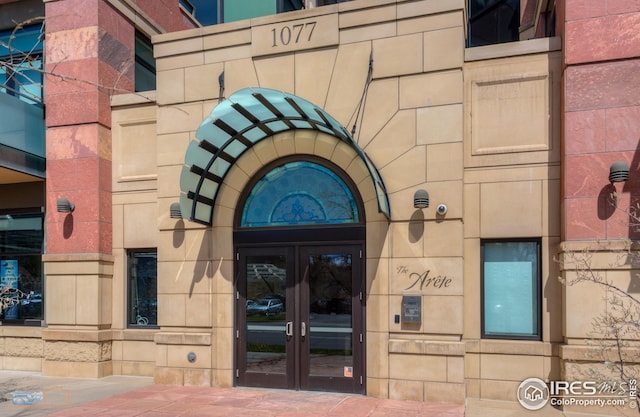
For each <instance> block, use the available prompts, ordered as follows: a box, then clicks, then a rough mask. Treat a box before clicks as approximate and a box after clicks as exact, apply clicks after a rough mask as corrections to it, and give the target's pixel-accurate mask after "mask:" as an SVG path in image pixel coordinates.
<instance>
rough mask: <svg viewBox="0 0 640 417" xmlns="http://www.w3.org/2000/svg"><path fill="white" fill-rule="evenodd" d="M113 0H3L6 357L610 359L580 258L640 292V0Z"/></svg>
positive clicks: (128, 364) (327, 368)
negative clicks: (597, 335)
mask: <svg viewBox="0 0 640 417" xmlns="http://www.w3.org/2000/svg"><path fill="white" fill-rule="evenodd" d="M89 3H90V4H89ZM89 3H87V2H84V1H80V0H59V1H46V2H42V1H40V0H19V1H0V283H1V284H2V285H3V286H4V287H6V288H8V287H11V290H15V293H16V294H23V295H24V297H23V296H22V295H16V302H15V303H13V306H12V308H11V309H5V310H4V311H3V312H2V316H1V317H0V318H1V320H2V324H1V326H2V332H0V334H1V336H0V338H2V339H3V340H2V343H3V346H5V350H4V353H3V362H2V366H4V367H5V368H7V369H16V368H20V369H27V370H32V371H41V372H43V373H44V374H45V375H69V374H70V373H74V375H76V376H89V377H100V376H104V375H110V374H124V375H129V374H131V375H149V376H151V375H152V376H154V378H155V380H156V382H158V383H172V384H184V385H205V386H210V385H219V386H233V385H239V386H245V385H246V386H256V385H257V386H266V387H275V388H287V389H302V390H306V389H310V390H334V391H343V392H352V393H361V394H366V395H371V396H380V397H390V398H398V399H412V400H420V401H452V402H458V403H463V402H466V403H467V404H468V405H469V406H470V407H473V406H474V404H475V403H478V402H481V401H485V400H508V401H511V402H512V403H513V404H516V405H517V403H516V396H515V393H516V391H517V387H518V384H520V382H521V381H522V380H523V379H524V378H528V377H536V378H539V379H540V380H543V381H544V380H570V379H571V378H573V377H575V375H574V374H572V372H574V371H575V372H579V371H580V372H581V371H584V370H585V369H588V368H589V366H591V365H592V363H590V362H589V361H587V360H586V359H585V358H587V357H588V356H589V355H588V352H589V347H588V345H587V344H585V342H584V341H585V339H586V338H588V337H590V336H589V335H590V334H591V333H592V332H591V330H592V328H591V323H592V322H593V320H592V319H593V318H594V317H595V316H596V315H597V313H599V312H607V311H611V308H610V307H611V305H610V304H608V301H606V300H604V299H603V298H602V297H601V295H602V294H600V292H599V291H597V290H596V289H589V288H586V287H582V286H569V287H562V286H561V284H560V283H559V282H557V280H556V278H555V277H557V276H563V278H565V279H568V280H571V279H572V277H574V276H575V274H576V273H577V270H576V269H575V268H572V267H571V266H563V267H560V266H559V264H558V263H557V262H556V261H555V259H556V258H557V257H560V258H562V257H565V256H567V255H568V254H573V253H576V252H580V251H582V250H584V249H585V248H591V249H592V250H593V251H594V252H595V255H594V259H595V262H597V264H598V265H600V266H602V272H603V274H605V276H606V277H607V278H608V279H611V280H613V281H614V282H615V283H616V284H617V285H619V286H620V287H621V288H624V289H625V290H628V291H630V292H635V291H637V288H638V285H637V282H636V281H637V280H636V279H635V271H636V270H637V266H636V265H635V263H633V262H630V263H628V264H625V265H617V264H616V261H617V259H618V258H617V257H616V248H618V246H616V245H618V242H620V241H622V240H624V239H627V238H630V239H635V238H636V237H637V230H636V229H635V228H634V227H633V225H629V222H628V218H627V215H626V214H625V213H624V210H627V209H629V208H630V207H635V205H636V204H635V203H636V200H637V198H636V197H635V196H636V194H637V187H638V180H637V179H636V177H638V176H637V175H635V174H636V171H637V169H636V168H637V167H638V163H636V161H638V160H640V157H639V156H638V155H636V154H637V149H638V138H639V137H640V128H639V127H638V123H637V122H636V121H637V120H638V117H637V116H638V108H639V106H640V103H639V102H638V97H639V96H640V95H638V94H637V90H638V88H639V87H638V85H637V83H638V79H637V76H636V75H637V73H638V71H637V70H638V68H637V67H638V62H637V61H638V53H637V51H638V50H639V47H638V42H637V39H636V38H635V37H620V29H619V28H625V27H632V28H633V27H636V26H637V19H638V10H637V7H635V6H632V5H629V4H626V3H625V2H608V3H607V4H606V7H604V6H602V7H600V6H598V7H596V6H594V7H592V8H588V10H587V9H584V8H582V7H577V6H576V5H574V4H573V3H571V2H555V1H536V0H520V1H512V0H504V1H502V0H495V1H480V0H469V1H458V2H434V1H430V0H411V1H409V0H397V1H395V0H389V1H387V0H381V1H377V2H364V1H320V0H315V1H312V0H306V1H276V0H273V1H271V0H270V1H264V0H243V1H239V0H233V1H223V0H221V1H213V2H211V1H207V2H205V1H200V0H189V1H178V0H176V1H172V2H166V1H165V2H161V3H162V4H161V5H160V4H159V3H158V4H155V3H154V7H153V8H152V7H149V6H148V5H147V3H148V2H147V3H145V2H139V1H135V0H100V1H95V2H89ZM631 3H632V2H631ZM81 4H82V5H83V6H82V7H86V8H88V10H87V13H78V10H81V7H80V5H81ZM89 8H90V10H89ZM38 16H44V18H45V23H43V21H42V20H41V19H38V18H37V17H38ZM21 21H24V22H26V24H25V25H23V26H21V25H18V26H16V22H21ZM203 23H204V25H203ZM14 29H15V30H14ZM622 38H624V39H622ZM610 45H616V47H615V48H611V47H610ZM43 70H44V71H45V72H47V75H45V73H44V72H43ZM45 108H46V118H45V112H44V110H45ZM45 145H46V146H45ZM616 161H622V162H624V163H625V164H627V165H630V166H631V169H630V171H629V175H628V180H627V182H625V183H622V184H620V183H618V182H614V183H610V182H609V181H608V172H607V169H609V167H610V166H611V165H612V163H614V162H616ZM615 166H620V165H619V164H618V165H615ZM615 178H617V177H615ZM615 178H614V179H615ZM639 178H640V177H639ZM612 195H615V196H616V203H617V208H620V209H621V210H618V209H616V207H614V206H612V205H611V204H610V203H611V196H612ZM415 196H418V197H420V196H422V198H419V199H418V200H419V201H417V203H416V202H414V200H415ZM424 196H426V197H428V198H426V199H425V198H424ZM58 203H61V204H58ZM439 206H440V207H442V208H443V209H442V210H440V211H439V210H438V209H437V207H439ZM170 207H172V208H173V210H172V215H171V216H170V215H169V208H170ZM178 207H179V208H178ZM558 251H560V254H559V255H558ZM603 265H606V267H605V266H603ZM403 300H404V301H407V303H406V305H409V304H410V305H409V306H410V309H407V310H406V312H408V313H410V314H405V313H406V312H405V311H404V310H403ZM408 301H411V303H408ZM184 351H186V352H193V353H195V354H196V356H197V358H198V360H197V361H196V362H188V361H187V359H186V358H185V355H184V354H183V352H184ZM202 358H206V359H205V360H203V359H202ZM634 360H635V359H634ZM569 364H570V366H569ZM530 395H534V396H535V395H537V394H536V393H535V392H530Z"/></svg>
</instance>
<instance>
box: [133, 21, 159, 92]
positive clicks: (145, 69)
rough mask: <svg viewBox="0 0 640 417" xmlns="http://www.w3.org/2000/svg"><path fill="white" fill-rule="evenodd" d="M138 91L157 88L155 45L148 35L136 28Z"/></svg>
mask: <svg viewBox="0 0 640 417" xmlns="http://www.w3.org/2000/svg"><path fill="white" fill-rule="evenodd" d="M135 50H136V70H135V84H136V85H135V88H136V91H149V90H155V89H156V60H155V58H154V57H153V45H152V44H151V41H150V40H149V38H148V37H146V36H145V35H144V34H143V33H142V32H140V31H137V30H136V40H135Z"/></svg>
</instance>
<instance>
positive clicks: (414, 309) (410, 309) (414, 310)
mask: <svg viewBox="0 0 640 417" xmlns="http://www.w3.org/2000/svg"><path fill="white" fill-rule="evenodd" d="M402 321H403V322H404V323H420V322H422V297H421V296H419V295H404V296H402Z"/></svg>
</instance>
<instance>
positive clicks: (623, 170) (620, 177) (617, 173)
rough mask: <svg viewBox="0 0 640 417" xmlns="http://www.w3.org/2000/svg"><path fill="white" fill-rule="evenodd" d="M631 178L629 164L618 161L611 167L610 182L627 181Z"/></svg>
mask: <svg viewBox="0 0 640 417" xmlns="http://www.w3.org/2000/svg"><path fill="white" fill-rule="evenodd" d="M628 179H629V165H627V163H626V162H623V161H616V162H614V163H613V164H611V167H610V168H609V182H625V181H627V180H628Z"/></svg>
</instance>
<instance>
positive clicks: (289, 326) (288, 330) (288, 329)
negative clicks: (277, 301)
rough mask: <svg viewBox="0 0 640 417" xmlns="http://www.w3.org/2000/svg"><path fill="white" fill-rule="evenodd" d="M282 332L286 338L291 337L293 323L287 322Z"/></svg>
mask: <svg viewBox="0 0 640 417" xmlns="http://www.w3.org/2000/svg"><path fill="white" fill-rule="evenodd" d="M284 332H285V334H286V335H287V336H288V337H291V336H293V322H292V321H288V322H287V324H285V325H284Z"/></svg>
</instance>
